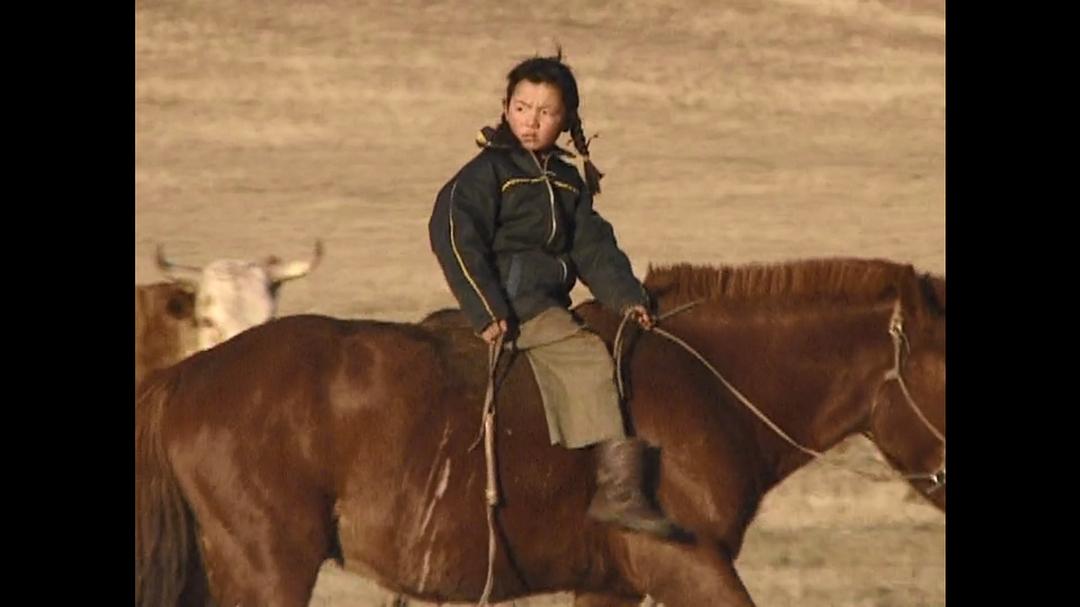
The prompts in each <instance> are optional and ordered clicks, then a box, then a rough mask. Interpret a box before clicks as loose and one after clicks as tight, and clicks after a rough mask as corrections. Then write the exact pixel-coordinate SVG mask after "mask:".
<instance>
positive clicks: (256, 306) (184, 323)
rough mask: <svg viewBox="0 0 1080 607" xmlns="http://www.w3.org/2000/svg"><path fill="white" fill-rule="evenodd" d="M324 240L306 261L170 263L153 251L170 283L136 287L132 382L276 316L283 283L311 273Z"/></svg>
mask: <svg viewBox="0 0 1080 607" xmlns="http://www.w3.org/2000/svg"><path fill="white" fill-rule="evenodd" d="M322 255H323V245H322V241H321V240H318V241H316V242H315V254H314V256H313V257H312V258H311V259H309V260H306V261H291V262H286V261H282V260H280V259H278V258H277V257H276V256H270V257H267V258H266V259H263V260H261V261H247V260H238V259H219V260H216V261H213V262H211V263H208V264H206V265H205V266H202V267H198V266H189V265H183V264H178V263H173V262H171V261H169V260H168V259H167V258H166V257H165V250H164V247H163V246H162V245H158V247H157V256H156V261H157V266H158V268H159V269H160V270H161V271H162V272H163V273H164V274H165V275H166V276H167V277H168V278H169V279H170V280H169V281H168V282H159V283H155V284H152V285H136V287H135V384H136V385H138V384H139V383H140V381H141V380H142V378H143V377H145V376H146V375H147V374H148V373H150V371H152V370H154V369H159V368H163V367H167V366H170V365H172V364H174V363H176V362H178V361H180V360H182V359H183V358H186V357H187V356H190V355H191V354H194V353H195V352H198V351H199V350H205V349H208V348H212V347H213V346H215V345H217V344H219V343H221V342H223V341H225V340H227V339H229V338H231V337H233V336H234V335H236V334H238V333H240V332H242V331H244V330H246V329H249V328H251V327H254V326H255V325H259V324H262V323H264V322H266V321H268V320H270V319H271V318H273V317H274V315H275V314H276V313H277V294H278V289H280V287H281V285H282V284H283V283H285V282H287V281H289V280H293V279H296V278H300V277H302V276H305V275H307V274H308V273H309V272H310V271H311V270H313V269H314V268H315V267H316V266H317V265H318V264H319V261H320V260H321V259H322Z"/></svg>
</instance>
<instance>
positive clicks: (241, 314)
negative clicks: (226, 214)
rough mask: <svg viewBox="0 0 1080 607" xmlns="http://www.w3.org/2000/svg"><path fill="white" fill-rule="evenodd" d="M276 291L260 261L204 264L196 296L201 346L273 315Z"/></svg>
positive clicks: (247, 327) (214, 343)
mask: <svg viewBox="0 0 1080 607" xmlns="http://www.w3.org/2000/svg"><path fill="white" fill-rule="evenodd" d="M276 291H277V285H276V284H274V282H273V281H272V280H271V279H270V276H269V274H268V273H267V271H266V268H264V267H263V266H262V265H260V264H257V263H252V262H246V261H237V260H232V259H226V260H219V261H215V262H213V263H210V264H208V265H207V266H206V267H204V268H203V271H202V278H201V280H200V282H199V288H198V296H197V297H196V299H195V322H196V323H197V324H198V327H199V329H198V332H199V349H201V350H205V349H207V348H212V347H214V346H216V345H217V344H219V343H221V342H223V341H225V340H227V339H230V338H231V337H233V336H234V335H237V334H238V333H240V332H242V331H244V330H246V329H249V328H251V327H254V326H256V325H261V324H262V323H264V322H266V321H268V320H270V319H271V318H273V317H274V314H275V313H276V312H277V297H276Z"/></svg>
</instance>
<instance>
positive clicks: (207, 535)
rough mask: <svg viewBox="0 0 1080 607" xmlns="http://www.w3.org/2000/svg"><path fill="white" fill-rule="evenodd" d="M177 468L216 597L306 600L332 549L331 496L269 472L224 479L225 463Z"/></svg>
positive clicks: (284, 606) (234, 601)
mask: <svg viewBox="0 0 1080 607" xmlns="http://www.w3.org/2000/svg"><path fill="white" fill-rule="evenodd" d="M181 457H183V456H181ZM222 461H224V460H222V459H218V460H216V462H217V463H218V465H221V462H222ZM177 471H178V474H177V477H178V480H179V482H180V484H181V486H182V487H183V489H184V493H185V495H186V497H187V501H188V504H189V506H190V507H191V511H192V513H193V514H194V515H195V519H196V520H197V521H198V539H199V545H200V548H201V553H202V560H203V567H204V569H205V572H206V578H207V581H208V585H209V588H210V594H211V595H212V596H213V597H214V599H215V600H216V602H217V604H218V605H221V607H234V606H236V605H243V606H244V607H255V606H263V605H265V606H268V607H270V606H273V607H306V606H307V605H308V603H309V601H310V600H311V592H312V589H313V588H314V586H315V580H316V578H317V577H318V575H319V567H320V566H321V565H322V563H323V561H324V560H325V559H326V558H328V557H329V556H330V555H331V551H332V538H333V535H332V534H333V533H334V524H333V519H332V512H331V506H330V505H329V500H327V499H326V498H325V496H324V495H323V494H322V493H321V492H319V491H318V490H316V489H315V488H313V487H309V486H303V485H302V484H297V483H295V480H294V481H293V482H292V483H290V482H289V480H288V478H289V477H287V476H281V475H274V474H272V473H271V472H265V473H263V472H256V473H253V474H251V475H250V476H249V477H247V478H245V479H243V480H236V481H233V482H221V481H220V480H218V478H219V477H220V475H221V472H220V469H218V470H207V469H201V470H200V469H199V466H197V465H192V466H190V467H189V466H185V465H179V466H177ZM213 472H217V473H218V474H217V476H215V475H213Z"/></svg>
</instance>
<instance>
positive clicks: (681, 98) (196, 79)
mask: <svg viewBox="0 0 1080 607" xmlns="http://www.w3.org/2000/svg"><path fill="white" fill-rule="evenodd" d="M135 11H136V15H135V16H136V28H135V51H136V82H135V96H136V115H135V121H136V141H135V144H136V163H135V186H136V202H135V227H136V229H135V251H134V255H135V281H136V282H140V283H141V282H151V281H154V280H158V279H160V278H161V275H160V274H159V273H158V271H157V270H156V269H155V267H154V264H153V251H154V247H155V246H156V245H157V244H158V243H164V244H165V245H166V247H167V251H168V253H169V255H170V256H172V257H174V258H175V259H176V260H178V261H183V262H187V263H193V264H201V263H205V262H207V261H210V260H212V259H216V258H222V257H244V258H253V257H258V256H262V255H266V254H269V253H276V254H278V255H280V256H282V257H303V256H306V255H308V254H309V252H310V250H311V246H312V243H313V242H314V240H315V239H316V238H322V239H323V241H324V242H325V243H326V257H325V259H324V262H323V265H322V266H321V267H319V268H318V269H317V270H316V271H315V272H314V273H312V274H311V275H310V276H309V277H307V278H305V279H303V280H300V281H296V282H293V283H290V284H288V285H287V286H285V287H284V288H283V289H282V293H281V300H280V310H279V312H280V314H282V315H285V314H296V313H307V312H312V313H321V314H328V315H332V316H339V317H366V318H379V319H393V320H416V319H418V318H420V317H421V316H423V315H424V314H425V313H426V312H428V311H431V310H433V309H435V308H439V307H443V306H451V305H454V301H453V299H452V297H451V295H450V293H449V291H448V290H447V288H446V287H445V284H444V281H443V278H442V276H441V274H440V272H439V268H438V265H437V264H436V262H435V258H434V256H433V255H432V254H431V252H430V249H429V247H428V240H427V220H428V217H429V214H430V211H431V204H432V201H433V200H434V196H435V193H436V192H437V191H438V189H439V187H440V186H441V185H442V184H443V183H444V182H445V181H446V180H447V179H448V178H449V177H450V176H451V175H452V174H453V173H454V171H456V170H457V168H458V167H459V166H460V165H461V164H463V163H464V162H465V161H467V160H468V159H469V158H470V157H472V155H473V154H474V153H475V152H476V147H475V146H474V144H473V143H472V141H473V137H474V135H475V133H476V131H477V129H479V127H481V126H482V125H485V124H491V123H493V122H494V121H496V120H497V118H498V115H499V111H500V99H501V96H502V94H503V89H504V77H505V73H506V72H507V71H508V70H509V69H510V67H512V66H513V64H514V63H515V62H516V61H517V60H519V59H522V58H525V57H527V56H530V55H533V54H535V53H537V52H540V53H545V54H547V53H549V52H551V51H552V50H553V49H554V46H555V44H556V42H558V43H561V44H562V46H563V49H564V52H565V58H566V60H567V62H568V63H570V64H571V65H572V66H573V67H574V69H575V70H576V73H577V75H578V78H579V84H580V87H581V89H582V108H581V112H582V116H583V117H584V121H585V128H586V131H587V132H588V133H589V134H593V133H599V134H600V136H599V137H598V138H597V139H596V141H595V142H594V143H593V148H592V151H593V158H594V160H595V161H596V163H597V165H598V166H599V167H600V168H601V170H603V171H604V172H605V173H606V174H607V177H606V178H605V179H604V182H603V186H604V192H603V194H602V195H601V196H600V197H599V198H598V200H597V208H598V210H599V211H600V212H601V213H602V214H603V215H604V216H605V217H606V218H608V219H609V220H610V221H611V222H612V223H613V224H614V226H615V228H616V233H617V236H618V238H619V242H620V245H621V246H622V247H623V249H624V250H625V251H626V252H627V254H628V255H629V256H630V258H631V261H632V262H633V264H634V268H635V270H636V271H637V272H638V274H639V275H644V272H645V270H646V269H647V267H648V266H649V264H664V263H671V262H676V261H691V262H696V263H702V264H721V263H724V264H728V263H744V262H751V261H777V260H785V259H792V258H802V257H818V256H835V255H850V256H860V257H885V258H889V259H893V260H898V261H904V262H911V263H913V264H915V265H916V267H918V268H919V269H922V270H928V271H933V272H937V273H944V272H945V187H944V183H945V124H944V121H945V79H944V77H945V15H944V12H945V5H944V0H936V1H927V0H736V1H731V2H706V1H703V0H652V1H644V0H639V1H623V2H613V3H607V4H605V5H603V6H600V5H599V3H597V4H595V5H594V4H593V3H559V2H543V1H534V2H531V3H527V4H526V3H521V4H520V5H515V4H514V3H511V2H505V1H502V2H495V1H483V2H454V3H451V2H438V1H421V0H415V1H413V0H408V1H402V2H392V3H387V2H344V1H324V2H296V1H291V2H286V1H282V0H261V1H259V2H255V1H253V0H232V1H230V2H211V1H208V0H198V1H187V2H185V1H143V0H137V2H136V7H135ZM574 296H575V299H576V300H578V301H580V300H581V299H584V298H586V297H588V292H587V291H585V290H584V289H583V288H581V287H579V288H578V289H577V290H575V293H574ZM830 457H832V458H833V459H835V460H837V461H846V462H852V463H854V464H855V465H858V466H861V467H868V468H875V469H876V467H878V466H882V465H883V464H881V463H880V460H879V458H878V457H877V456H876V453H875V452H874V450H873V448H872V447H871V446H870V445H869V443H868V442H866V441H865V440H864V439H853V440H851V441H849V442H848V443H845V444H844V445H843V446H842V447H841V448H839V449H837V450H834V451H833V452H832V453H831V454H830ZM944 556H945V517H944V515H942V514H940V513H939V512H937V511H936V510H934V509H932V508H930V507H929V506H928V505H926V504H924V503H922V502H919V501H911V500H909V499H907V490H906V488H905V486H904V485H902V484H900V483H898V482H896V483H893V482H877V483H875V482H870V481H867V480H865V479H863V478H861V477H858V476H856V475H854V474H851V473H848V472H844V471H840V470H836V469H834V468H831V467H828V466H823V465H821V464H815V465H811V466H808V467H807V468H805V469H803V470H801V471H800V472H798V473H796V474H795V475H794V476H793V477H791V478H790V479H789V480H788V481H786V482H785V483H784V484H783V485H781V486H780V487H779V488H778V489H777V490H775V491H774V492H773V493H771V494H770V495H769V496H768V497H767V499H766V501H765V504H764V507H763V508H762V511H761V514H760V515H759V517H758V519H757V521H756V522H755V524H754V525H753V526H752V527H751V529H750V531H749V534H748V537H747V540H746V544H745V548H744V550H743V553H742V554H741V556H740V557H739V560H738V562H737V565H738V567H739V570H740V572H741V574H742V576H743V579H744V580H745V582H746V585H747V586H748V587H749V589H750V591H751V593H752V595H753V596H754V597H755V599H756V600H757V602H758V604H760V605H800V606H802V607H819V606H820V607H824V606H826V605H828V606H836V605H843V606H852V607H861V606H871V605H876V606H892V605H895V606H900V605H903V606H905V607H911V606H925V605H943V604H944V602H945V598H944V596H945V573H944V569H945V563H944V561H945V559H944ZM386 600H388V597H387V595H385V593H382V592H381V591H380V590H379V589H378V588H376V587H374V586H373V585H371V584H370V583H368V582H366V581H365V580H363V579H362V578H360V577H358V576H356V575H354V574H352V573H348V572H344V571H341V570H340V569H338V568H337V567H336V566H333V565H329V564H328V565H327V566H325V567H324V569H323V571H322V573H321V574H320V577H319V581H318V583H317V585H316V588H315V595H314V597H313V599H312V601H311V605H313V606H319V607H339V606H344V605H360V606H364V605H382V604H383V602H384V601H386ZM569 603H570V601H569V599H568V598H567V596H566V595H548V596H544V597H537V598H532V599H528V600H522V601H517V603H516V604H517V605H529V606H539V605H569Z"/></svg>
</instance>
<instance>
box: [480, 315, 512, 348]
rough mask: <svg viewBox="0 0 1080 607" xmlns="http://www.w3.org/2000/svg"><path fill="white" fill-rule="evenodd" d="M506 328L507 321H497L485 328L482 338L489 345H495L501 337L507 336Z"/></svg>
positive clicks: (481, 334)
mask: <svg viewBox="0 0 1080 607" xmlns="http://www.w3.org/2000/svg"><path fill="white" fill-rule="evenodd" d="M506 328H507V325H506V321H505V320H496V321H495V322H493V323H491V324H490V325H488V326H487V327H486V328H484V330H483V332H481V333H480V338H481V339H483V340H484V341H486V342H487V343H488V345H491V344H493V343H495V340H496V339H498V338H499V336H501V335H506Z"/></svg>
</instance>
